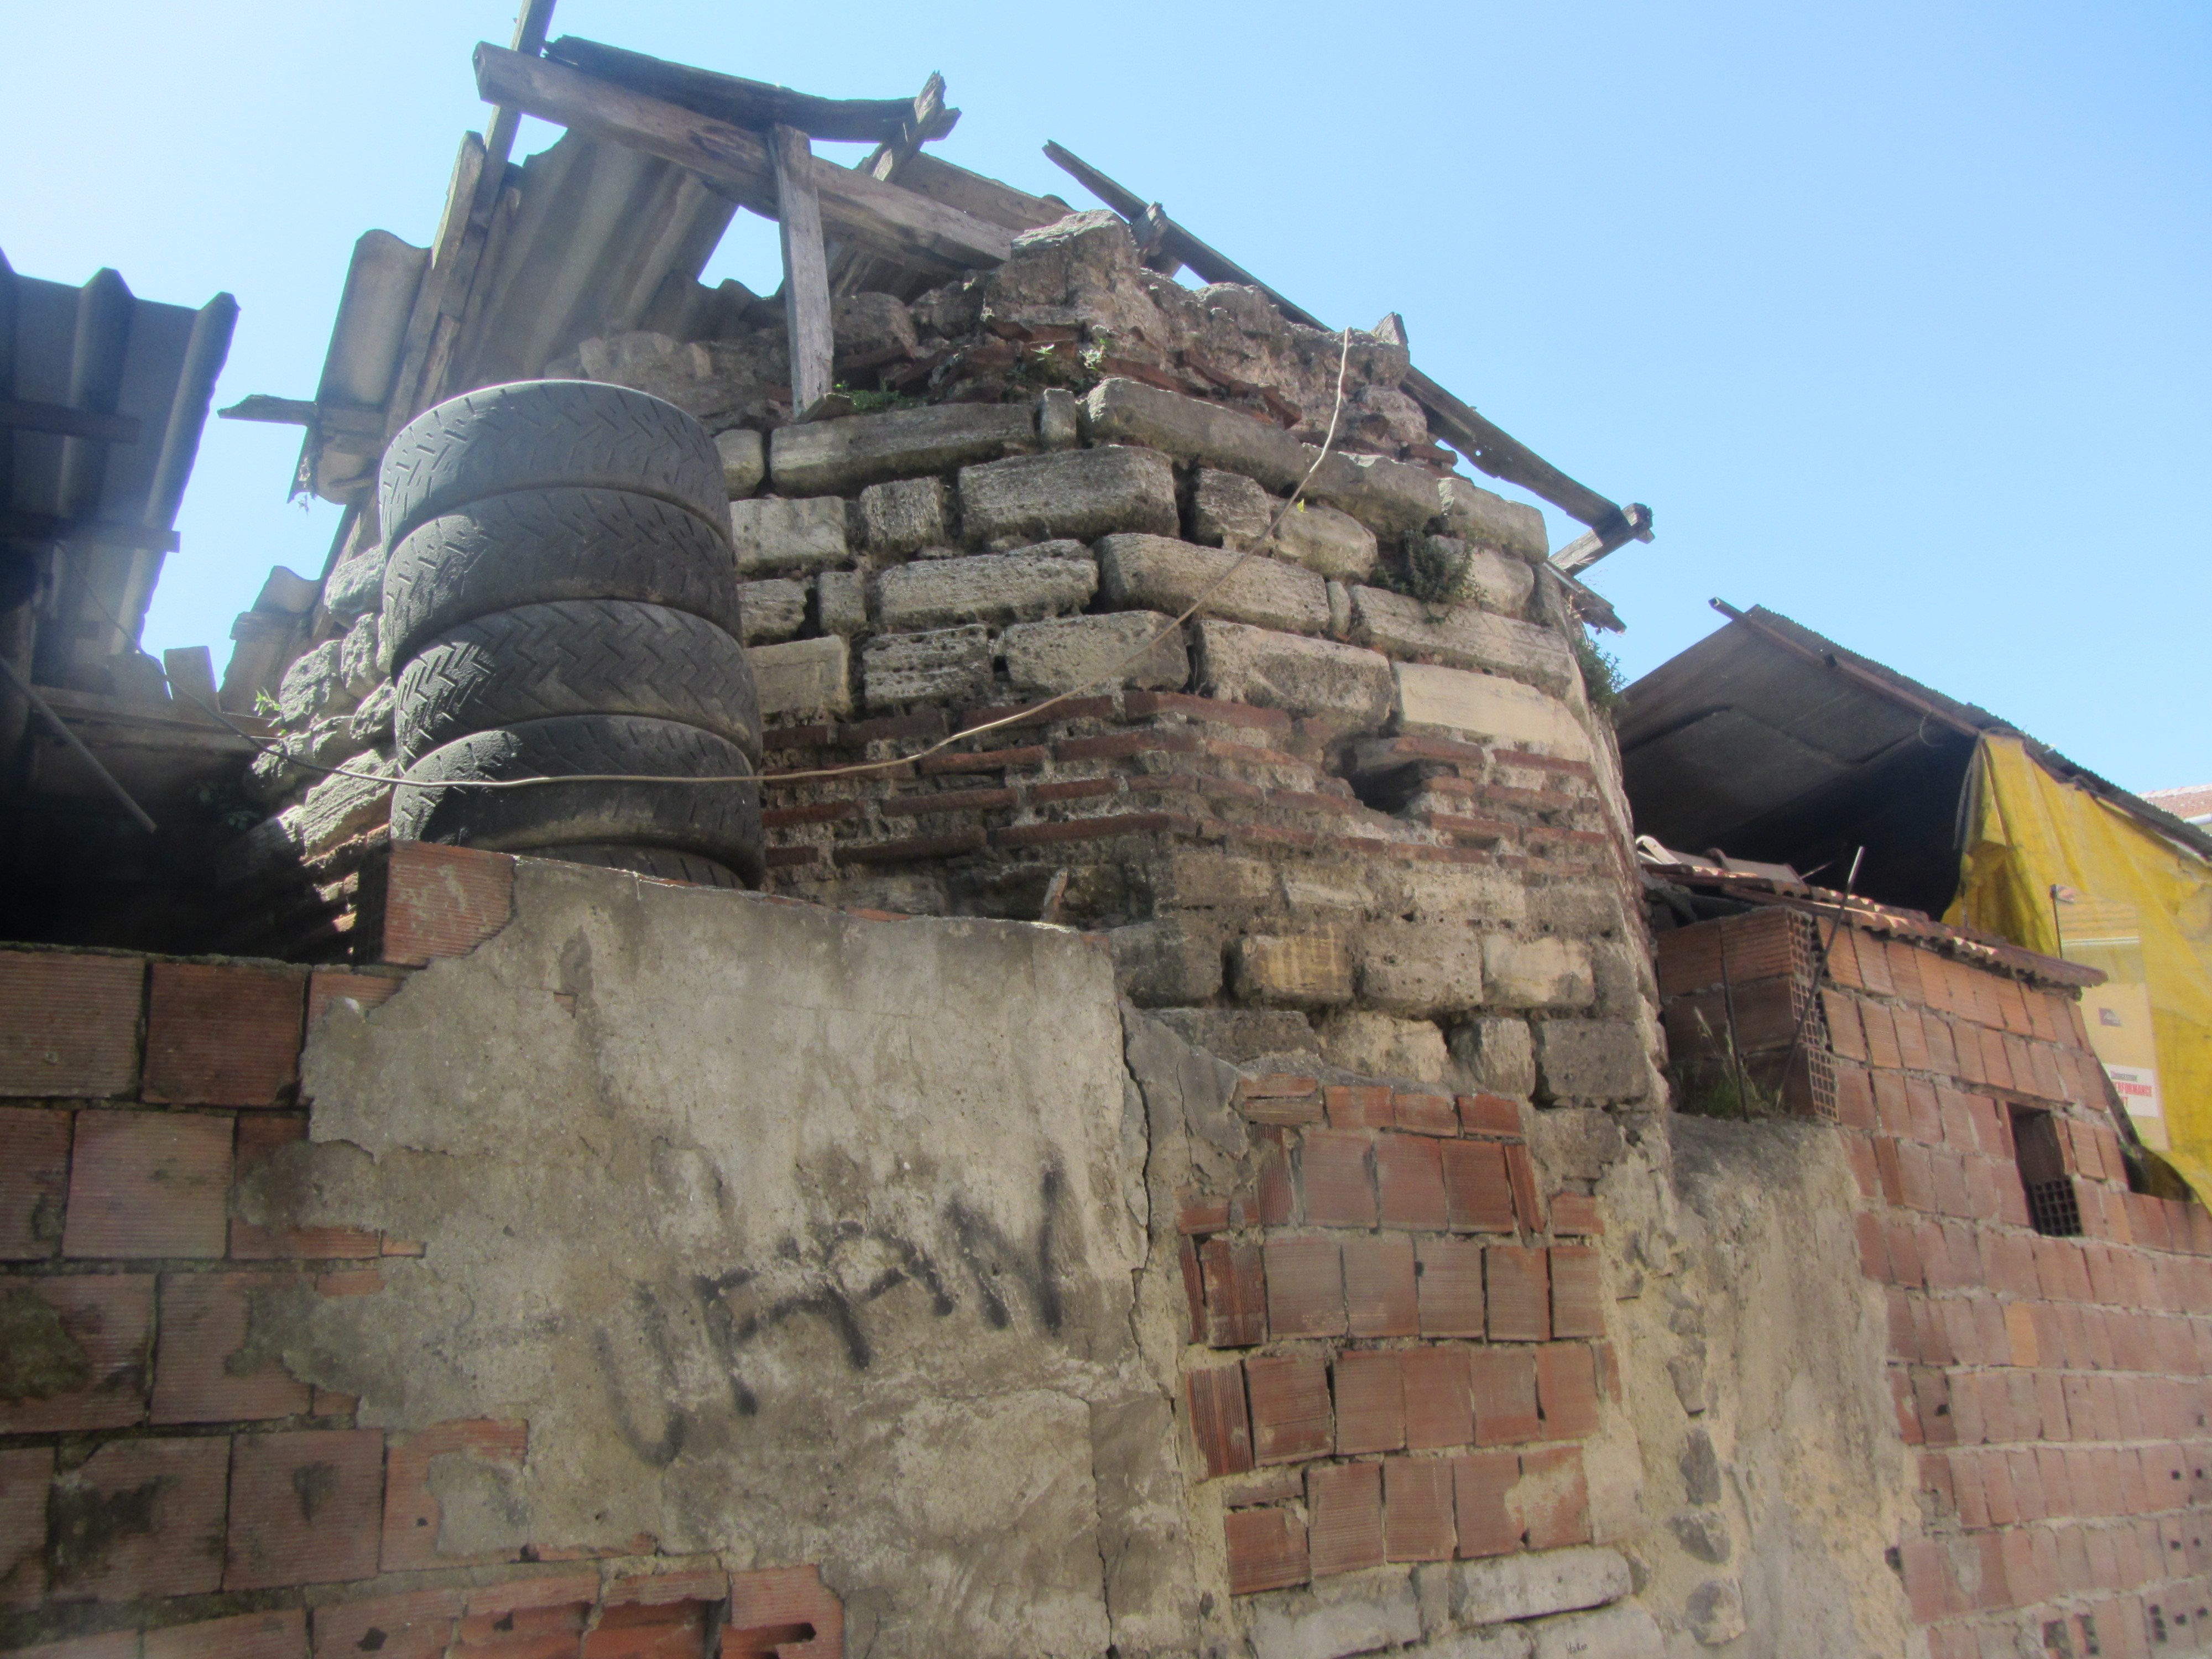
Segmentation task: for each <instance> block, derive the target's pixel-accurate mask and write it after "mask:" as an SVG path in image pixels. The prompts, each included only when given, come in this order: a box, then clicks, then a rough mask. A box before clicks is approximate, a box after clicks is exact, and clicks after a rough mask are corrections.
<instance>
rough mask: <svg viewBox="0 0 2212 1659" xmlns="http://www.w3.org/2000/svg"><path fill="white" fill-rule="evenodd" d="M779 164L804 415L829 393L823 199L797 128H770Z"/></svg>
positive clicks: (780, 221) (786, 283)
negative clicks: (818, 192)
mask: <svg viewBox="0 0 2212 1659" xmlns="http://www.w3.org/2000/svg"><path fill="white" fill-rule="evenodd" d="M768 138H769V155H770V157H771V159H773V160H774V161H775V199H776V227H777V231H778V236H779V240H781V242H782V244H783V316H784V325H785V328H786V330H787V332H788V334H789V336H790V340H791V407H792V411H793V413H794V414H804V413H805V411H806V410H810V409H811V408H813V407H814V405H815V404H816V403H817V401H818V400H820V399H821V398H826V397H828V396H829V360H830V357H831V355H832V353H833V352H834V350H835V349H836V348H835V344H834V342H833V340H832V337H831V334H830V329H829V252H828V250H827V249H825V248H824V247H823V245H822V204H821V199H820V197H818V196H817V194H816V192H815V188H814V178H813V173H814V151H813V149H812V147H811V146H810V145H809V144H808V143H807V142H806V135H805V133H804V132H801V131H799V129H798V128H797V127H785V126H776V127H770V128H769V134H768Z"/></svg>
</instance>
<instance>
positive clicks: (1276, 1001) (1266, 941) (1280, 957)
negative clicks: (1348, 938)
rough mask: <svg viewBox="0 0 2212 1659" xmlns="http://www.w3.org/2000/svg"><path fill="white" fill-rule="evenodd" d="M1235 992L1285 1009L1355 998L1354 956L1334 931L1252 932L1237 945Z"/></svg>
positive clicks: (1330, 1003)
mask: <svg viewBox="0 0 2212 1659" xmlns="http://www.w3.org/2000/svg"><path fill="white" fill-rule="evenodd" d="M1235 960H1236V989H1237V995H1238V996H1239V997H1241V998H1243V1000H1245V1001H1247V1002H1263V1003H1269V1004H1272V1005H1273V1006H1276V1007H1285V1008H1324V1007H1328V1006H1332V1005H1334V1004H1336V1003H1341V1002H1349V1001H1351V1000H1352V952H1351V951H1349V950H1348V949H1347V948H1346V945H1345V943H1344V941H1343V940H1342V939H1338V938H1337V937H1335V936H1334V934H1330V933H1287V934H1268V933H1258V934H1253V935H1251V936H1249V937H1248V938H1245V939H1239V940H1237V950H1236V958H1235Z"/></svg>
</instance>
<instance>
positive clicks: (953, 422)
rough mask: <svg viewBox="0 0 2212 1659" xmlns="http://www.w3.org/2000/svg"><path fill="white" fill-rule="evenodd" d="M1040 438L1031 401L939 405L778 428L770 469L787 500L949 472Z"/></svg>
mask: <svg viewBox="0 0 2212 1659" xmlns="http://www.w3.org/2000/svg"><path fill="white" fill-rule="evenodd" d="M1035 443H1036V411H1035V410H1033V409H1032V408H1031V407H1030V405H1029V404H933V405H931V406H930V407H928V408H926V409H896V410H890V412H889V413H886V414H882V415H853V416H846V417H845V418H844V419H842V420H836V421H810V422H806V423H805V424H804V425H800V426H782V427H778V428H776V429H775V433H774V434H773V435H771V436H770V437H769V474H770V476H771V477H774V478H775V487H776V488H777V489H779V490H781V491H783V492H784V493H785V494H786V495H827V494H829V493H831V492H833V491H838V490H851V489H859V488H860V487H861V486H862V485H864V484H872V483H883V482H884V480H886V479H890V478H913V477H921V476H922V475H923V474H925V473H932V472H950V471H951V470H952V469H953V468H955V467H957V466H965V465H969V463H971V462H975V461H987V460H991V459H994V458H995V457H998V456H1000V455H1005V454H1008V453H1012V452H1015V451H1017V450H1024V449H1028V448H1030V447H1031V446H1033V445H1034V444H1035Z"/></svg>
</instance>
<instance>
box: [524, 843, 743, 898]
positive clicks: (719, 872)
mask: <svg viewBox="0 0 2212 1659" xmlns="http://www.w3.org/2000/svg"><path fill="white" fill-rule="evenodd" d="M526 856H528V857H530V858H533V859H558V860H561V861H562V863H563V864H589V865H592V866H597V867H598V868H599V869H602V870H627V871H629V872H631V873H632V874H633V875H640V876H650V877H652V878H653V879H654V880H655V881H684V882H689V883H690V884H691V885H692V886H694V887H738V888H742V887H743V886H744V885H745V882H744V878H742V877H741V876H739V875H738V872H736V871H734V870H732V869H731V868H730V867H729V866H727V865H722V864H717V863H715V862H714V860H712V859H708V858H702V857H700V856H699V854H696V853H679V852H678V851H677V850H676V849H675V848H669V847H624V846H623V845H621V844H620V843H619V842H607V841H595V842H568V843H566V844H564V845H562V846H560V847H533V848H531V849H530V851H529V853H528V854H526Z"/></svg>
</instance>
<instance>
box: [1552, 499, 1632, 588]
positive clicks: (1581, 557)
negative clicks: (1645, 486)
mask: <svg viewBox="0 0 2212 1659" xmlns="http://www.w3.org/2000/svg"><path fill="white" fill-rule="evenodd" d="M1650 529H1651V509H1650V507H1646V506H1644V504H1643V503H1642V502H1641V501H1631V502H1630V503H1629V504H1628V505H1627V506H1626V507H1622V508H1621V509H1620V523H1618V524H1616V525H1613V526H1608V527H1607V529H1605V530H1603V531H1597V530H1592V531H1589V532H1587V533H1585V534H1583V535H1581V536H1577V537H1576V538H1575V539H1574V540H1572V541H1571V542H1569V543H1568V544H1566V545H1565V547H1563V548H1561V549H1560V550H1559V551H1558V552H1556V553H1554V554H1553V555H1552V566H1553V568H1554V569H1556V570H1558V571H1559V572H1560V573H1561V574H1565V575H1570V576H1571V575H1576V574H1579V573H1580V572H1582V571H1584V570H1587V569H1589V568H1590V566H1592V565H1594V564H1595V563H1596V562H1598V561H1599V560H1600V559H1601V558H1603V557H1604V556H1606V555H1607V554H1608V553H1610V552H1612V551H1613V550H1614V549H1615V548H1619V547H1625V546H1626V545H1627V544H1629V543H1630V542H1632V541H1633V540H1635V539H1636V538H1637V535H1638V532H1644V540H1646V541H1649V540H1650Z"/></svg>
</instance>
